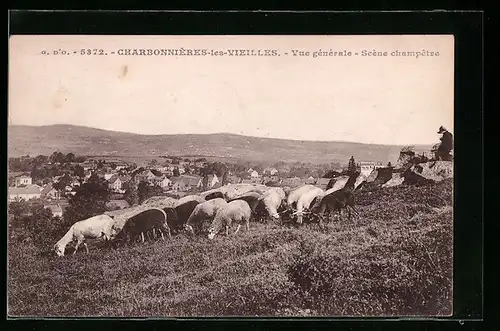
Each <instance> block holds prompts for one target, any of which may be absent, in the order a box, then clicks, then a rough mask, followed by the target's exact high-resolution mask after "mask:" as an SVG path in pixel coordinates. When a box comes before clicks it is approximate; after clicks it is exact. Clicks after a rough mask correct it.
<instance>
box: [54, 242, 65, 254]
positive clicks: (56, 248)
mask: <svg viewBox="0 0 500 331" xmlns="http://www.w3.org/2000/svg"><path fill="white" fill-rule="evenodd" d="M54 252H55V253H56V254H57V256H64V247H63V246H61V245H58V244H55V245H54Z"/></svg>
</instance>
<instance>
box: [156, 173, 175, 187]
mask: <svg viewBox="0 0 500 331" xmlns="http://www.w3.org/2000/svg"><path fill="white" fill-rule="evenodd" d="M153 183H155V184H156V185H158V186H159V187H161V188H162V189H166V188H168V187H169V186H170V185H171V184H172V181H171V180H170V179H168V178H167V176H160V177H156V178H155V179H153Z"/></svg>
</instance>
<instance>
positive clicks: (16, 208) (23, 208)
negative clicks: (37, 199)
mask: <svg viewBox="0 0 500 331" xmlns="http://www.w3.org/2000/svg"><path fill="white" fill-rule="evenodd" d="M8 211H9V215H10V216H11V217H12V218H13V219H14V221H18V220H19V219H20V218H21V216H23V215H24V214H26V213H28V212H29V204H28V203H27V202H26V201H24V200H17V199H16V200H14V201H12V202H11V203H9V209H8Z"/></svg>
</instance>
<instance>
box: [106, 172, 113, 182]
mask: <svg viewBox="0 0 500 331" xmlns="http://www.w3.org/2000/svg"><path fill="white" fill-rule="evenodd" d="M114 175H116V174H112V173H105V174H104V179H105V180H108V181H109V180H110V178H111V177H113V176H114Z"/></svg>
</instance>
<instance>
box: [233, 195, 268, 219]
mask: <svg viewBox="0 0 500 331" xmlns="http://www.w3.org/2000/svg"><path fill="white" fill-rule="evenodd" d="M261 197H262V196H261V195H260V194H259V193H257V192H247V193H245V194H243V195H242V196H240V197H237V198H235V199H233V200H229V201H228V202H231V201H235V200H243V201H246V202H247V203H248V205H249V206H250V210H251V211H252V217H254V218H255V217H256V215H257V206H258V205H259V202H260V201H261V200H260V198H261Z"/></svg>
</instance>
